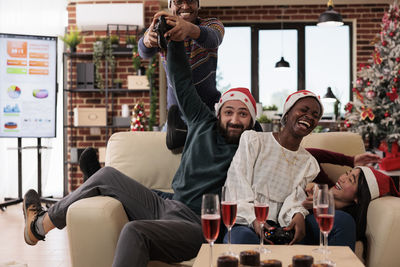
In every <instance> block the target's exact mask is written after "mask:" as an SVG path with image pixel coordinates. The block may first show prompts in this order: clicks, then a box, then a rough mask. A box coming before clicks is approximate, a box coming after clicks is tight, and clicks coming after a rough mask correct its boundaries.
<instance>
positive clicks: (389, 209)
mask: <svg viewBox="0 0 400 267" xmlns="http://www.w3.org/2000/svg"><path fill="white" fill-rule="evenodd" d="M366 236H367V240H368V254H367V266H368V267H378V266H385V267H395V266H399V262H400V253H399V240H400V198H397V197H392V196H388V197H382V198H378V199H375V200H373V201H371V203H370V204H369V207H368V214H367V229H366Z"/></svg>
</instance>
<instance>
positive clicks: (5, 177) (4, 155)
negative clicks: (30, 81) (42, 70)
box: [0, 0, 68, 202]
mask: <svg viewBox="0 0 400 267" xmlns="http://www.w3.org/2000/svg"><path fill="white" fill-rule="evenodd" d="M66 7H67V0H0V32H1V33H16V34H30V35H49V36H59V35H63V34H64V31H65V27H66V26H67V25H68V16H67V15H68V14H67V9H66ZM62 52H63V43H62V41H59V42H58V62H57V66H58V73H57V77H58V84H59V91H58V96H57V138H51V139H50V138H49V139H46V138H44V139H42V145H43V146H49V147H52V149H48V150H43V152H42V192H43V195H45V196H48V195H53V196H58V197H60V196H62V194H63V117H62V115H63V110H62V107H63V99H62V95H63V94H62ZM0 90H1V88H0ZM36 144H37V139H28V138H26V139H25V138H24V139H22V146H35V145H36ZM16 147H17V139H16V138H14V139H4V138H1V139H0V202H2V201H3V198H4V197H17V195H18V180H17V179H18V172H17V150H15V148H16ZM36 153H37V152H36V150H34V149H33V150H24V151H23V154H22V168H23V171H22V179H23V188H22V194H24V192H25V191H27V189H29V188H34V189H37V156H36Z"/></svg>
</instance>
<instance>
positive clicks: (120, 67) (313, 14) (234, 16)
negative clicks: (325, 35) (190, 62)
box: [67, 0, 388, 190]
mask: <svg viewBox="0 0 400 267" xmlns="http://www.w3.org/2000/svg"><path fill="white" fill-rule="evenodd" d="M141 2H144V8H145V10H144V13H145V25H146V26H148V25H150V23H151V20H152V16H153V14H154V13H156V12H157V11H159V10H160V9H161V4H160V1H152V0H144V1H109V2H101V3H115V4H118V3H141ZM94 3H96V1H87V2H84V3H82V2H81V3H79V4H94ZM75 7H76V4H75V3H70V4H69V5H68V7H67V10H68V22H69V26H74V25H75V24H76V8H75ZM335 9H336V10H337V11H339V12H340V13H341V14H342V16H343V19H345V20H346V19H356V20H357V27H356V33H357V35H356V36H357V37H356V44H357V50H356V60H357V62H356V63H357V64H359V63H367V61H368V59H369V58H370V55H371V53H372V51H373V45H372V44H371V42H372V41H373V40H374V38H375V36H376V34H377V33H379V31H380V23H381V19H382V16H383V13H384V11H385V10H387V9H388V5H387V4H368V5H336V6H335ZM325 10H326V6H325V5H312V6H310V5H304V6H297V5H296V6H288V7H287V8H285V13H284V16H283V20H284V21H311V22H316V21H317V20H318V16H319V14H320V13H322V12H323V11H325ZM281 12H282V9H281V7H279V6H249V7H247V6H245V7H202V8H201V9H200V16H201V17H217V18H219V19H220V20H221V21H222V22H224V23H239V22H240V23H243V22H249V23H251V22H257V23H260V22H261V23H262V22H280V21H281V19H282V15H281ZM105 23H106V20H105ZM84 34H85V37H84V41H83V43H82V44H80V45H79V46H78V52H91V51H92V47H93V42H94V41H95V40H96V37H98V36H102V37H104V36H105V35H106V32H105V31H88V32H85V33H84ZM73 69H75V65H74V66H73ZM103 71H104V70H103ZM132 72H133V68H132V67H131V61H130V59H129V58H125V59H118V61H117V73H118V74H117V76H118V78H121V79H123V80H125V79H126V76H127V75H128V74H131V73H132ZM75 73H76V72H75V71H72V80H74V79H75V78H76V75H75ZM126 86H127V85H126V82H125V83H124V84H123V87H126ZM115 96H116V97H115V99H114V101H115V103H116V104H115V106H114V109H115V112H114V114H112V115H114V116H117V115H119V116H120V115H121V105H122V104H128V105H129V107H130V108H131V109H132V108H133V106H134V104H136V103H138V102H141V101H142V102H144V103H145V111H146V113H147V114H148V113H149V106H150V105H149V94H148V93H147V92H138V93H129V94H127V93H124V94H118V95H115ZM72 104H73V106H81V107H104V105H105V99H104V95H103V94H101V93H91V94H88V93H85V94H81V93H80V94H76V95H75V97H74V101H73V103H72ZM69 112H72V111H71V110H69ZM109 117H112V116H111V114H109ZM70 123H72V121H70ZM119 130H121V131H122V130H126V129H116V131H119ZM105 135H106V133H105V129H102V130H101V135H96V136H91V135H90V131H89V129H80V128H79V129H69V130H68V141H69V142H70V144H72V145H74V146H77V147H87V146H94V147H102V146H104V145H105V142H106V140H105ZM68 177H69V184H70V189H72V190H73V189H75V188H76V187H78V186H79V185H80V184H81V183H82V181H83V180H82V174H81V173H80V171H79V168H78V166H77V165H74V164H72V165H69V175H68Z"/></svg>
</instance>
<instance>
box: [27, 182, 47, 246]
mask: <svg viewBox="0 0 400 267" xmlns="http://www.w3.org/2000/svg"><path fill="white" fill-rule="evenodd" d="M22 208H23V211H24V218H25V228H24V238H25V242H26V243H27V244H28V245H31V246H34V245H36V244H37V242H38V241H39V240H44V236H42V235H40V234H39V233H38V232H37V231H36V228H35V224H36V221H37V219H38V217H39V216H42V215H43V214H45V213H46V211H45V210H44V209H43V207H42V205H41V204H40V197H39V195H38V193H37V192H36V191H35V190H33V189H30V190H29V191H28V192H26V194H25V196H24V202H23V207H22Z"/></svg>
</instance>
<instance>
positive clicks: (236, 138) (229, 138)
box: [218, 118, 251, 144]
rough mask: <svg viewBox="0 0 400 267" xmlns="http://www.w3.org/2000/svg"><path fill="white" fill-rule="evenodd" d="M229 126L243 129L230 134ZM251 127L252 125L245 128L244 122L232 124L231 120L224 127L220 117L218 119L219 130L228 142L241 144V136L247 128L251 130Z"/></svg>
mask: <svg viewBox="0 0 400 267" xmlns="http://www.w3.org/2000/svg"><path fill="white" fill-rule="evenodd" d="M229 127H231V128H238V129H242V131H241V132H240V133H238V134H234V135H232V134H229V132H228V128H229ZM250 129H251V126H250V125H249V127H247V128H246V129H244V126H243V125H242V124H232V123H229V122H228V123H227V124H226V125H225V127H223V125H222V122H221V119H220V118H219V119H218V131H219V133H220V134H221V135H222V137H224V138H225V141H226V142H227V143H228V144H239V140H240V136H241V135H242V133H243V132H244V131H245V130H250Z"/></svg>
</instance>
